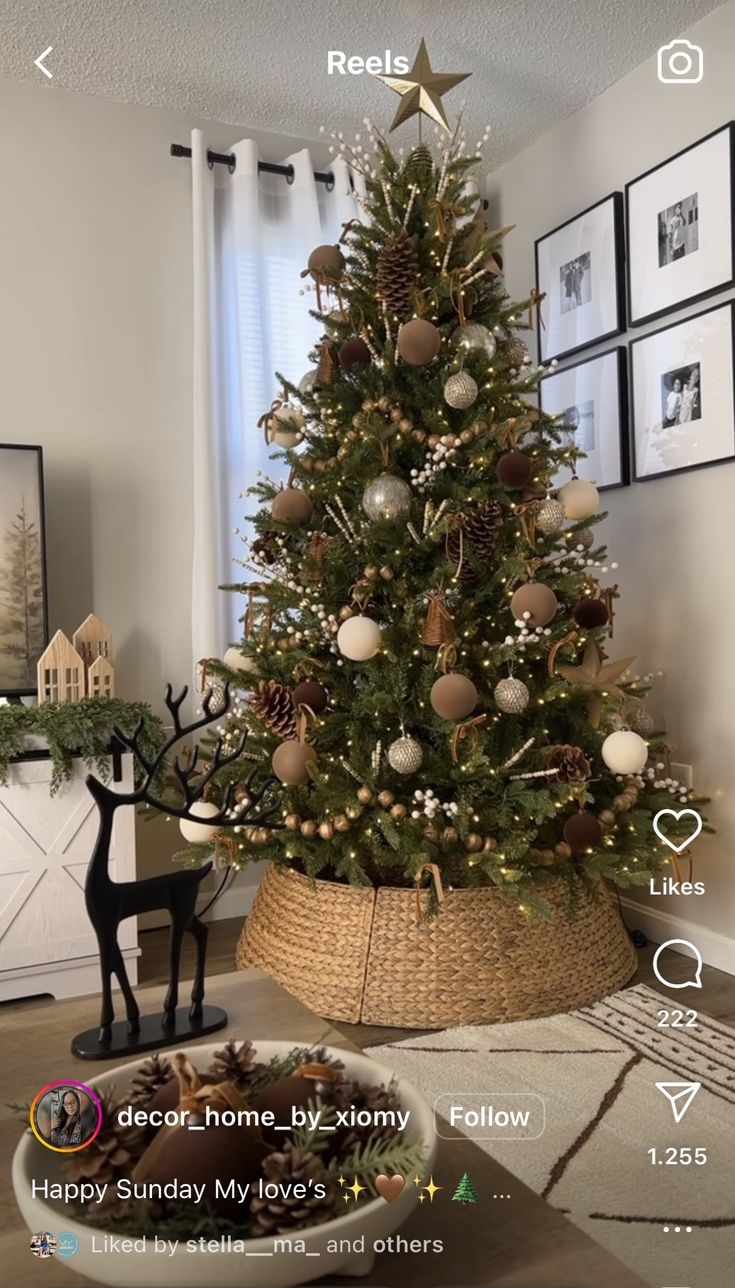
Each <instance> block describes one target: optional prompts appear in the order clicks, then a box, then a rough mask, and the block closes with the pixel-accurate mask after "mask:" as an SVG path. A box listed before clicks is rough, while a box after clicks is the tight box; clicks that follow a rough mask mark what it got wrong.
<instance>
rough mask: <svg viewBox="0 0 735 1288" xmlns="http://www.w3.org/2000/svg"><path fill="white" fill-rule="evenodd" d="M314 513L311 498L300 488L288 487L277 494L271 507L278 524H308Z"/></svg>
mask: <svg viewBox="0 0 735 1288" xmlns="http://www.w3.org/2000/svg"><path fill="white" fill-rule="evenodd" d="M313 513H314V505H313V502H312V499H311V497H310V496H309V494H308V492H302V490H301V488H299V487H286V488H284V489H283V491H281V492H278V493H276V495H275V496H274V498H273V504H272V505H271V514H272V515H273V518H274V519H276V520H277V521H278V523H308V522H309V519H310V518H311V516H312V514H313Z"/></svg>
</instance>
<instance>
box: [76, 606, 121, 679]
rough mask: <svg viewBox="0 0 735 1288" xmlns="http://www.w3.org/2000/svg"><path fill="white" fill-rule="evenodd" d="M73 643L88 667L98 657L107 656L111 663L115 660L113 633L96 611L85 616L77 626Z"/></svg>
mask: <svg viewBox="0 0 735 1288" xmlns="http://www.w3.org/2000/svg"><path fill="white" fill-rule="evenodd" d="M72 643H73V645H74V647H75V649H76V650H77V653H78V654H79V656H80V657H81V658H82V660H83V662H84V665H85V666H86V667H87V669H89V667H90V666H91V665H92V663H93V662H94V660H95V658H97V657H106V658H107V660H108V662H110V663H112V661H113V656H112V634H111V632H110V631H108V629H107V627H106V626H105V625H104V624H103V623H102V622H101V621H100V619H99V617H95V615H94V613H90V614H89V616H88V617H85V619H84V621H83V622H82V624H81V626H78V627H77V629H76V630H75V632H74V635H73V637H72Z"/></svg>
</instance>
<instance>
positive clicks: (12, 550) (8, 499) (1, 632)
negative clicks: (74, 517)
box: [0, 443, 48, 698]
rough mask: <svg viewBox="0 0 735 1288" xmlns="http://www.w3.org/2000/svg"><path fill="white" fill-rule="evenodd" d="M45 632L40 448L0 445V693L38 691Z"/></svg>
mask: <svg viewBox="0 0 735 1288" xmlns="http://www.w3.org/2000/svg"><path fill="white" fill-rule="evenodd" d="M47 635H48V625H47V610H46V546H45V534H44V513H43V458H42V452H41V448H40V447H26V446H19V445H18V444H15V443H12V444H3V443H0V697H6V698H20V697H23V696H26V695H28V694H32V693H35V692H36V663H37V662H38V659H39V657H40V655H41V653H42V652H43V650H44V648H45V647H46V641H47Z"/></svg>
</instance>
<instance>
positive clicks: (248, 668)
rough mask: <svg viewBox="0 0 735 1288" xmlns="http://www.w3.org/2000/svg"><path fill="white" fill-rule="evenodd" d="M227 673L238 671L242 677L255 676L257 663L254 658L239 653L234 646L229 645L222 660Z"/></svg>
mask: <svg viewBox="0 0 735 1288" xmlns="http://www.w3.org/2000/svg"><path fill="white" fill-rule="evenodd" d="M222 661H223V663H224V665H225V666H226V667H227V669H228V670H229V671H239V672H240V673H241V674H242V675H257V673H258V663H257V661H256V660H255V658H254V657H249V656H246V655H245V654H244V653H241V652H240V650H239V648H238V647H237V645H236V644H231V645H230V647H229V648H228V649H227V650H226V651H225V655H224V657H223V658H222Z"/></svg>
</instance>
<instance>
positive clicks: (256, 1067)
mask: <svg viewBox="0 0 735 1288" xmlns="http://www.w3.org/2000/svg"><path fill="white" fill-rule="evenodd" d="M265 1072H266V1065H264V1064H262V1063H261V1062H260V1061H258V1060H256V1059H255V1047H254V1046H253V1044H252V1042H243V1043H242V1045H241V1046H239V1047H238V1044H237V1042H236V1041H235V1039H234V1038H230V1040H229V1042H227V1043H226V1044H225V1045H224V1046H223V1047H222V1049H221V1050H220V1051H215V1053H214V1059H213V1061H212V1063H211V1065H210V1066H209V1068H208V1070H207V1076H208V1077H211V1078H212V1081H213V1082H234V1084H235V1086H236V1087H237V1088H238V1090H240V1091H243V1090H245V1089H246V1088H247V1087H249V1086H251V1085H252V1083H253V1082H255V1081H256V1079H258V1078H261V1077H262V1076H263V1074H264V1073H265Z"/></svg>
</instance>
